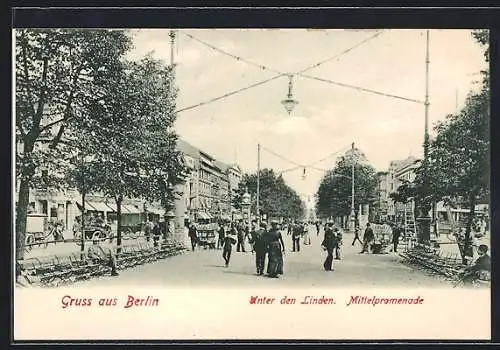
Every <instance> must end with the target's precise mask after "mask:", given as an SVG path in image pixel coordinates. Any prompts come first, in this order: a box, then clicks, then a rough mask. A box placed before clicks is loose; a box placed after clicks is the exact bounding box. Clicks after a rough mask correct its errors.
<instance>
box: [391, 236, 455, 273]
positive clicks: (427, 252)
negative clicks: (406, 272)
mask: <svg viewBox="0 0 500 350" xmlns="http://www.w3.org/2000/svg"><path fill="white" fill-rule="evenodd" d="M399 255H400V256H401V257H402V258H403V262H404V263H407V264H409V265H412V266H418V267H422V268H424V269H426V270H427V271H429V272H431V273H433V274H437V275H442V276H445V277H447V278H455V277H456V276H457V274H458V272H459V271H460V270H461V269H462V268H463V265H462V259H461V257H460V256H458V255H457V254H452V253H447V254H446V255H445V254H443V253H442V251H441V250H440V249H439V248H437V247H436V248H434V247H429V246H426V245H421V244H417V245H415V246H414V247H413V248H411V249H406V250H404V251H402V252H401V253H400V254H399Z"/></svg>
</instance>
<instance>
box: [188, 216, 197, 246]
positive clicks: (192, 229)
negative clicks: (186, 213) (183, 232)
mask: <svg viewBox="0 0 500 350" xmlns="http://www.w3.org/2000/svg"><path fill="white" fill-rule="evenodd" d="M188 235H189V238H190V239H191V249H192V250H193V252H194V248H195V247H196V243H197V241H198V231H197V230H196V225H195V224H194V222H193V223H191V226H190V227H189V231H188Z"/></svg>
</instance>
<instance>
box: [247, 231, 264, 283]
mask: <svg viewBox="0 0 500 350" xmlns="http://www.w3.org/2000/svg"><path fill="white" fill-rule="evenodd" d="M265 233H266V225H265V224H264V223H261V224H260V228H254V230H252V233H251V238H250V239H251V243H252V244H253V249H254V251H255V266H256V268H257V274H258V275H263V274H264V267H265V262H266V253H267V251H266V249H267V244H266V239H265V238H266V235H265Z"/></svg>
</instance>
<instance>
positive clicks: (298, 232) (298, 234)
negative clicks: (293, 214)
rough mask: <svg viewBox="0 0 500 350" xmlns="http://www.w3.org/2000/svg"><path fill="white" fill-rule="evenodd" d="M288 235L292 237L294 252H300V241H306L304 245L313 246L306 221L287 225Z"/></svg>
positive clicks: (292, 222)
mask: <svg viewBox="0 0 500 350" xmlns="http://www.w3.org/2000/svg"><path fill="white" fill-rule="evenodd" d="M287 234H288V235H289V236H291V237H292V250H293V251H294V252H295V251H297V252H300V240H301V239H302V238H303V239H304V245H310V244H311V236H310V234H309V229H308V225H307V222H305V221H299V220H296V221H291V222H289V223H288V225H287Z"/></svg>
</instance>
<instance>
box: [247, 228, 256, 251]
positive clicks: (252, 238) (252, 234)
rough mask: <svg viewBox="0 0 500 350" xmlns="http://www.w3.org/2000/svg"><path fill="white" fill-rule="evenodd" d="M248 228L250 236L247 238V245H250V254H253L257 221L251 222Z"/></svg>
mask: <svg viewBox="0 0 500 350" xmlns="http://www.w3.org/2000/svg"><path fill="white" fill-rule="evenodd" d="M251 225H252V226H251V227H250V234H249V236H248V243H249V244H250V247H252V254H253V253H255V247H254V243H255V237H256V235H257V234H258V228H257V220H252V223H251Z"/></svg>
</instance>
